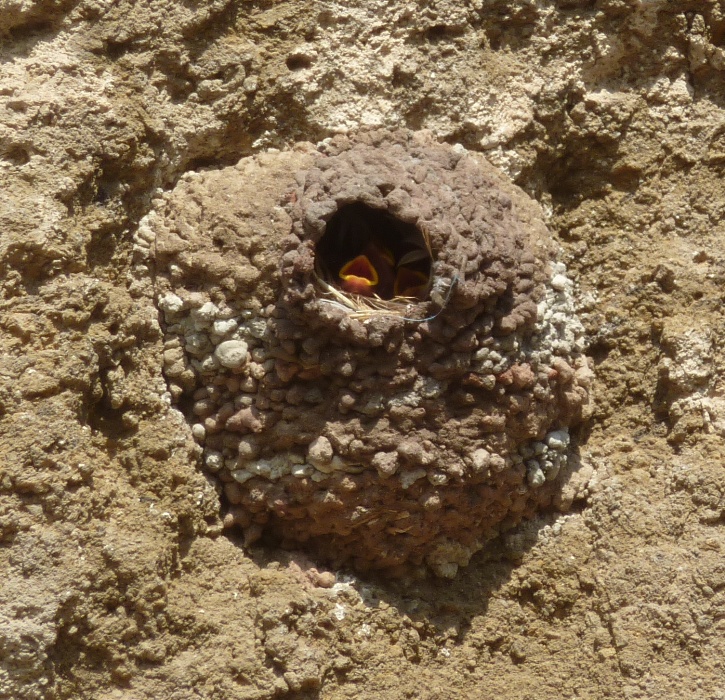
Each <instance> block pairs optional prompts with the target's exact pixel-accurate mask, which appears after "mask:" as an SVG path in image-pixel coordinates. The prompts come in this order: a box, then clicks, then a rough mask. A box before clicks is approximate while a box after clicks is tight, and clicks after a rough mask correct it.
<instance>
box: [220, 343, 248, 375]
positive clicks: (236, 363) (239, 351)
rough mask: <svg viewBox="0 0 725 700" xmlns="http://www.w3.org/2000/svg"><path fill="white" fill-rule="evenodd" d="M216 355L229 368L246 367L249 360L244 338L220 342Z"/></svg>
mask: <svg viewBox="0 0 725 700" xmlns="http://www.w3.org/2000/svg"><path fill="white" fill-rule="evenodd" d="M214 355H215V356H216V358H217V359H218V360H219V362H220V363H221V364H222V365H223V366H224V367H227V368H229V369H238V368H239V367H244V365H246V364H247V362H248V361H249V351H248V347H247V344H246V343H245V342H244V341H243V340H225V341H224V342H223V343H219V345H217V348H216V350H215V351H214Z"/></svg>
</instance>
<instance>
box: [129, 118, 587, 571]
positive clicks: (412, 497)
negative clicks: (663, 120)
mask: <svg viewBox="0 0 725 700" xmlns="http://www.w3.org/2000/svg"><path fill="white" fill-rule="evenodd" d="M138 243H139V245H138V248H137V253H138V255H139V265H140V266H145V267H146V268H148V269H153V271H154V273H155V279H156V286H157V303H158V307H159V309H160V312H161V315H162V319H163V321H164V327H165V333H166V345H165V353H164V366H165V374H166V377H167V379H168V382H169V389H170V397H171V400H173V401H175V402H177V403H178V405H179V408H180V409H181V410H182V411H183V412H184V413H185V414H186V415H187V418H188V419H189V421H190V422H191V424H192V425H191V429H192V432H193V434H194V437H195V438H196V440H197V441H198V442H199V444H200V446H202V448H203V462H204V465H205V467H206V469H208V470H209V471H210V472H213V473H214V474H215V475H216V476H217V478H218V479H219V483H220V484H221V485H222V488H223V492H224V495H225V502H226V507H227V508H228V512H227V514H226V517H225V523H226V524H227V525H228V526H230V527H241V528H242V530H243V531H244V535H245V539H246V541H247V542H248V543H251V542H253V541H255V540H257V539H259V538H260V537H262V538H263V540H264V541H267V542H270V543H273V544H275V545H281V546H285V547H300V548H304V549H306V550H307V551H309V552H310V553H311V554H313V555H314V556H316V557H318V558H319V559H320V560H323V561H326V562H328V563H330V564H332V565H336V566H352V567H354V568H356V569H358V570H361V571H366V570H383V571H384V572H386V573H387V574H391V575H402V574H408V573H414V572H420V571H424V570H425V569H426V568H429V569H431V570H432V571H433V572H435V573H436V574H438V575H441V576H453V575H454V574H455V573H456V571H457V569H458V567H459V566H462V565H466V564H467V563H468V561H469V559H470V557H471V555H472V554H473V553H474V552H476V551H477V550H479V549H481V548H482V546H483V545H484V544H485V542H486V541H487V540H489V539H490V538H491V537H493V536H495V535H496V534H498V532H500V530H501V529H502V528H506V527H510V526H511V525H514V524H515V523H517V522H518V521H519V520H520V519H521V518H523V517H526V516H529V515H531V514H532V513H534V512H535V511H536V510H537V509H539V508H541V507H544V506H546V505H547V504H549V503H550V502H551V500H552V499H553V498H554V497H555V496H556V494H557V493H558V491H559V489H560V487H561V484H562V482H563V480H564V479H565V478H566V476H567V474H568V473H569V471H568V470H569V469H570V468H571V467H570V466H568V462H567V460H568V454H569V428H570V427H571V426H572V425H575V424H576V423H577V422H579V421H581V420H582V418H583V417H585V415H586V412H587V408H588V386H589V370H588V368H587V364H586V360H585V358H584V356H583V354H582V350H583V341H582V331H581V326H580V324H579V323H578V321H577V320H576V318H575V316H574V314H573V303H572V298H571V283H570V282H569V280H568V279H567V277H566V275H565V268H564V266H563V265H561V264H560V263H557V262H556V261H555V246H554V244H553V243H552V240H551V237H550V235H549V233H548V231H547V229H546V226H545V224H544V223H543V220H542V214H541V211H540V209H539V207H538V206H537V205H536V203H534V202H533V201H532V200H530V199H529V198H528V197H527V196H526V195H525V194H524V193H523V192H522V191H521V190H519V189H518V188H516V187H515V186H513V185H512V184H511V183H510V182H509V181H507V179H506V178H505V177H504V176H503V175H502V174H501V173H500V172H499V171H498V170H496V169H495V168H494V167H492V166H491V165H490V164H488V163H487V162H486V161H485V160H483V159H482V158H481V157H480V156H478V155H476V154H472V153H469V152H467V151H466V150H465V149H463V148H460V147H451V146H448V145H441V144H438V143H437V142H436V141H435V140H434V139H433V138H432V137H431V136H430V135H429V134H427V133H412V132H408V131H400V132H394V133H390V132H379V131H378V132H367V133H363V134H360V135H358V136H355V137H336V138H335V139H332V140H328V141H326V142H324V143H322V144H320V145H319V146H318V147H317V148H316V149H315V148H313V147H311V146H309V145H300V146H299V147H297V148H295V149H294V150H291V151H289V152H277V153H268V154H262V155H259V156H255V157H253V158H248V159H244V160H243V161H240V163H239V164H237V165H236V166H234V167H232V168H225V169H223V170H219V171H214V172H204V173H196V174H191V175H189V176H188V177H187V178H186V179H185V180H184V181H182V182H181V183H180V184H179V186H178V187H177V188H176V189H175V190H174V191H173V192H171V193H170V194H168V195H165V196H164V197H162V198H161V199H159V201H158V202H157V203H156V206H155V209H154V211H153V212H152V213H151V214H150V215H149V216H148V217H147V219H146V220H145V221H144V223H143V225H142V226H141V228H140V231H139V237H138Z"/></svg>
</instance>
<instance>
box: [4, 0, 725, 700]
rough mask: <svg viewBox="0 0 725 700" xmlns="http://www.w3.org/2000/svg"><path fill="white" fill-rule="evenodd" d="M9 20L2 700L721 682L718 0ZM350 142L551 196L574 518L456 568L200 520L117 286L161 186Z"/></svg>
mask: <svg viewBox="0 0 725 700" xmlns="http://www.w3.org/2000/svg"><path fill="white" fill-rule="evenodd" d="M0 31H1V32H2V34H3V43H2V47H1V48H0V53H1V56H2V68H0V71H1V77H0V115H1V116H0V157H1V161H0V163H1V166H0V167H1V170H0V178H1V183H0V186H1V188H2V193H3V196H2V198H0V221H1V222H2V229H0V231H2V233H1V234H0V285H1V294H2V296H1V302H0V304H1V307H0V328H1V332H2V335H1V336H0V378H1V379H0V452H1V455H0V458H1V460H2V461H1V462H0V538H1V539H0V541H1V542H2V547H1V548H0V557H1V560H0V567H1V570H0V696H2V697H7V698H17V699H23V700H25V699H31V698H94V699H99V700H110V699H111V698H118V699H119V700H137V699H142V698H170V699H173V700H186V698H219V699H221V698H224V699H229V698H272V697H289V698H300V699H301V698H386V699H391V700H397V699H402V698H410V697H415V698H429V699H431V700H432V699H434V698H447V697H477V696H479V697H480V696H486V697H505V698H512V699H513V698H520V699H523V698H533V697H536V698H557V699H559V698H561V697H567V698H627V699H630V698H672V697H687V698H696V699H698V700H699V699H700V698H702V699H708V700H715V699H717V698H723V697H725V688H724V687H723V667H722V659H723V658H724V657H725V634H723V633H724V632H725V629H724V626H725V565H724V564H723V548H725V537H724V536H723V526H724V524H725V500H724V498H725V496H724V494H725V476H724V475H723V469H722V463H723V458H724V457H725V454H724V452H725V449H723V436H724V435H725V401H724V400H723V398H722V397H723V384H722V380H721V378H720V375H721V374H722V371H723V365H724V364H725V361H724V359H723V353H722V343H721V342H720V340H719V337H720V335H721V334H722V332H723V316H722V299H723V292H722V289H723V283H724V282H725V256H723V254H722V252H721V251H722V248H723V243H724V242H725V230H724V229H723V223H722V221H723V215H724V210H725V192H724V191H723V190H724V186H723V168H724V167H725V106H724V105H723V97H722V96H723V95H724V94H725V80H724V79H723V70H724V69H725V49H724V48H723V45H724V44H725V17H723V14H722V11H721V8H720V6H719V5H718V4H716V3H714V2H707V1H705V2H699V3H690V2H657V1H656V0H655V1H653V2H649V3H635V2H623V1H619V0H601V2H600V1H597V2H594V3H579V2H558V3H539V4H535V3H528V2H514V3H513V4H512V3H503V2H495V1H494V2H481V1H480V0H471V1H470V2H466V3H457V2H456V3H454V2H448V3H446V2H425V3H416V4H413V3H408V4H405V3H385V2H370V3H361V2H353V3H349V2H345V3H343V2H340V3H334V2H325V3H313V2H280V3H271V2H268V3H265V2H255V3H232V2H228V1H224V0H219V1H217V2H209V3H200V4H198V5H194V4H192V3H172V2H163V1H161V0H148V1H147V2H140V3H139V2H130V1H129V2H124V1H123V0H122V1H121V2H118V3H116V4H114V5H112V6H109V4H107V3H103V2H94V1H93V0H87V1H84V0H68V1H61V0H59V1H51V0H47V1H41V2H34V3H31V2H24V1H16V2H13V1H12V0H11V1H10V2H6V3H3V5H2V6H1V7H0ZM361 126H384V127H386V128H397V127H401V126H405V127H407V128H411V129H416V130H417V129H421V128H425V129H430V130H431V131H432V132H433V133H434V134H435V135H436V136H437V137H438V138H439V139H441V140H443V141H447V142H449V143H451V144H454V143H461V144H463V145H464V146H465V147H466V148H468V149H470V150H472V151H482V152H484V154H485V156H486V157H487V158H488V159H489V160H490V161H491V162H493V163H494V164H495V165H497V166H498V167H500V168H502V169H503V170H504V171H505V172H506V173H507V174H508V175H509V176H510V177H511V178H512V179H513V180H514V181H515V182H516V183H517V184H518V185H519V186H521V187H522V188H523V189H524V190H526V191H527V192H528V193H529V194H531V195H532V196H533V197H534V198H536V199H537V200H538V201H539V202H540V203H541V205H542V206H543V207H544V210H545V211H547V212H548V216H549V218H548V221H547V224H548V226H549V228H550V229H551V230H552V231H553V233H554V236H555V238H556V239H557V240H558V242H559V244H560V245H561V246H562V248H563V251H564V254H563V259H564V262H566V263H567V265H568V269H569V273H570V274H571V276H572V277H573V278H574V279H575V281H576V284H577V287H578V298H579V301H580V308H579V313H580V317H581V318H582V320H583V322H584V325H585V327H586V331H587V336H588V338H589V349H588V352H589V354H590V356H591V357H592V358H593V361H594V383H593V392H594V406H595V410H594V415H593V416H592V418H591V420H590V421H589V423H588V425H587V427H586V428H584V429H583V430H580V431H579V433H578V434H577V435H576V436H575V438H576V443H577V448H578V450H579V454H580V458H581V462H582V466H581V468H580V469H579V471H578V472H577V475H578V476H577V478H578V479H579V482H578V483H579V486H578V487H577V490H576V498H575V499H574V502H573V507H572V510H571V511H570V513H569V514H567V515H561V514H557V513H554V512H552V513H548V514H547V513H544V514H542V515H540V517H539V518H538V519H536V520H533V521H530V522H529V524H528V525H525V526H522V527H520V528H519V529H517V530H513V531H511V532H509V533H508V534H506V535H504V536H502V537H501V538H500V539H499V540H498V541H497V542H496V543H495V545H494V546H493V547H492V548H491V549H490V550H487V551H486V552H485V553H481V554H479V555H477V556H474V557H473V559H472V560H471V563H470V565H469V566H468V568H466V569H464V570H462V571H461V572H460V573H459V574H458V576H457V577H456V578H455V579H453V580H452V581H447V582H445V583H444V584H441V583H439V582H436V581H435V580H430V581H428V580H424V581H417V582H415V583H407V584H406V583H394V582H391V581H388V580H385V579H368V580H362V579H359V578H355V577H352V576H347V577H345V576H343V575H341V574H338V575H337V578H336V576H335V574H334V573H333V572H329V571H324V570H318V569H317V568H316V567H315V566H314V564H313V563H312V562H311V561H309V560H306V559H305V558H304V557H303V556H302V555H297V554H285V553H283V552H276V551H270V550H264V549H261V548H259V549H254V548H252V549H251V550H249V551H247V552H245V550H244V549H243V548H242V547H241V546H240V544H239V543H238V542H235V541H233V540H232V539H230V538H227V537H225V536H224V535H222V534H221V533H222V524H221V522H220V510H219V497H218V494H217V491H216V489H215V487H214V484H213V482H209V481H207V479H206V477H205V476H204V474H203V472H202V470H201V469H200V468H199V463H200V455H199V448H198V446H197V444H196V443H195V442H194V439H193V436H192V433H191V428H190V427H189V425H188V424H187V423H186V422H185V421H184V420H183V419H181V418H180V416H179V414H178V412H176V411H174V410H172V409H170V406H169V401H168V397H167V398H164V394H165V392H166V391H167V389H168V388H167V385H166V382H165V380H164V378H163V376H162V369H161V368H162V364H163V339H162V334H161V332H160V330H159V319H158V317H157V315H155V314H151V315H150V314H149V310H148V306H147V304H146V297H145V296H144V294H145V292H144V291H143V289H141V288H140V287H139V286H137V284H138V283H137V279H136V277H135V276H134V274H133V273H132V270H133V267H134V265H135V264H137V263H136V262H135V261H134V250H133V246H134V236H135V235H136V234H137V233H138V229H139V222H140V220H141V219H142V217H144V216H145V215H146V214H147V213H148V212H149V211H150V210H151V208H152V200H153V198H154V197H155V196H156V195H157V194H158V192H157V191H158V189H159V188H161V189H162V190H170V189H172V188H173V187H174V186H175V185H176V183H177V182H178V181H179V179H180V178H182V177H183V176H184V174H185V173H189V172H192V171H198V170H200V169H204V168H211V169H217V168H220V167H222V166H227V165H232V164H234V163H236V162H237V161H238V160H239V159H240V158H241V157H245V156H250V155H253V154H257V153H261V152H262V151H264V150H267V149H270V148H280V149H288V148H291V147H292V145H293V144H294V143H296V142H300V141H311V142H316V141H318V140H320V139H322V138H325V137H327V136H330V135H332V134H333V133H334V132H336V131H340V130H345V129H349V130H357V129H358V128H359V127H361ZM251 204H253V203H251Z"/></svg>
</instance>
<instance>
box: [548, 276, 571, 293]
mask: <svg viewBox="0 0 725 700" xmlns="http://www.w3.org/2000/svg"><path fill="white" fill-rule="evenodd" d="M568 283H569V280H568V279H567V278H566V277H564V275H554V276H553V277H552V278H551V286H552V288H553V289H555V290H556V291H557V292H563V291H564V290H565V289H566V285H567V284H568Z"/></svg>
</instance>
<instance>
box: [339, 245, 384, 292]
mask: <svg viewBox="0 0 725 700" xmlns="http://www.w3.org/2000/svg"><path fill="white" fill-rule="evenodd" d="M339 276H340V280H341V282H340V287H341V288H342V289H343V290H344V291H346V292H349V293H350V294H361V295H362V296H365V297H371V296H373V294H374V293H375V292H374V288H375V287H376V286H377V284H378V282H379V281H380V277H379V275H378V271H377V270H376V269H375V267H374V266H373V264H372V263H371V262H370V259H369V258H368V256H367V255H358V256H357V257H356V258H353V259H352V260H350V262H348V263H345V264H344V265H343V266H342V267H341V268H340V272H339Z"/></svg>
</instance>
